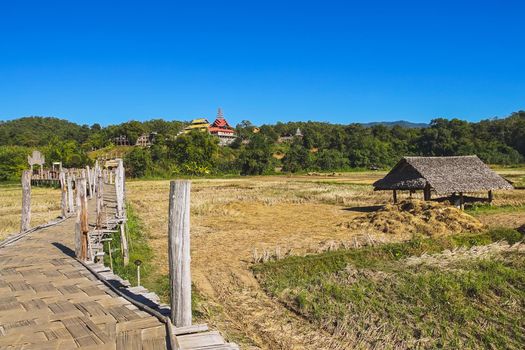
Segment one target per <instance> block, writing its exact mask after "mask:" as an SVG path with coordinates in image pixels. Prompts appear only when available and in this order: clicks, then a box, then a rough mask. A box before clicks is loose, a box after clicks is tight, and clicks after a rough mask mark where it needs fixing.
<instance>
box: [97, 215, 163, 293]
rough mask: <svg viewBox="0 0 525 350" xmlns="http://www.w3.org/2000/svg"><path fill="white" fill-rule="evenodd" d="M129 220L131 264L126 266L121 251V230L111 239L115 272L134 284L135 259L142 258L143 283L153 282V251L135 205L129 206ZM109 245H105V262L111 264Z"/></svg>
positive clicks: (135, 279) (135, 280) (135, 276)
mask: <svg viewBox="0 0 525 350" xmlns="http://www.w3.org/2000/svg"><path fill="white" fill-rule="evenodd" d="M127 217H128V221H127V224H126V229H127V236H128V249H129V264H128V266H124V260H123V257H122V253H121V241H120V232H118V233H115V234H114V235H113V240H112V241H111V248H112V258H113V272H114V273H115V274H117V275H119V276H120V277H122V278H124V279H127V280H129V281H130V283H131V284H132V285H134V286H135V285H136V284H137V267H136V266H135V263H134V262H135V261H136V260H140V261H141V262H142V264H141V270H140V271H141V284H142V285H144V286H146V285H147V284H149V283H151V276H152V275H153V273H152V272H154V271H153V269H154V267H153V265H152V259H153V251H152V249H151V248H150V246H149V245H148V240H147V237H146V236H145V235H144V233H143V232H144V230H143V229H142V223H141V222H140V220H139V218H138V217H137V215H136V213H135V211H134V210H133V207H132V206H130V205H128V206H127ZM107 249H108V246H107V244H106V246H105V252H106V254H105V255H104V264H105V265H106V266H110V263H109V252H108V250H107Z"/></svg>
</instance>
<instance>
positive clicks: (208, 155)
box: [168, 130, 219, 173]
mask: <svg viewBox="0 0 525 350" xmlns="http://www.w3.org/2000/svg"><path fill="white" fill-rule="evenodd" d="M218 142H219V140H218V139H217V138H216V137H213V136H211V135H210V134H208V133H207V132H202V131H198V130H194V131H192V132H190V133H188V134H183V135H179V136H178V137H177V138H176V139H175V140H171V141H169V142H168V158H169V159H171V160H174V161H175V162H176V163H177V164H178V165H179V166H181V167H182V169H183V171H185V170H184V169H187V172H190V173H194V172H195V171H200V170H198V169H197V168H199V169H201V170H202V172H204V173H207V172H211V171H214V170H215V165H216V160H217V157H218V149H219V146H218ZM195 169H197V170H195Z"/></svg>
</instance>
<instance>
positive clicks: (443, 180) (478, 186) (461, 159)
mask: <svg viewBox="0 0 525 350" xmlns="http://www.w3.org/2000/svg"><path fill="white" fill-rule="evenodd" d="M374 189H375V190H394V191H396V190H412V191H414V190H424V191H425V198H426V199H430V191H434V192H436V193H437V194H443V195H445V194H453V193H464V192H480V191H492V190H511V189H513V187H512V185H511V184H510V183H509V182H507V181H506V180H505V179H504V178H502V177H501V176H499V175H498V174H496V173H495V172H494V171H492V170H491V169H490V168H489V167H488V166H487V165H486V164H485V163H483V162H482V161H481V160H480V159H479V158H478V157H477V156H458V157H404V158H403V159H401V160H400V161H399V162H398V163H397V164H396V166H395V167H394V168H393V169H392V170H391V171H390V172H389V173H388V174H387V175H386V176H385V177H384V178H382V179H381V180H378V181H376V182H375V183H374ZM394 196H395V194H394Z"/></svg>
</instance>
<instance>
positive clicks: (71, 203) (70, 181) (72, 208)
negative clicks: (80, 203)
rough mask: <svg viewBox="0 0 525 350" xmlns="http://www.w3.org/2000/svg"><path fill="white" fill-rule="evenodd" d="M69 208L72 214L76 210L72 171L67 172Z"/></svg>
mask: <svg viewBox="0 0 525 350" xmlns="http://www.w3.org/2000/svg"><path fill="white" fill-rule="evenodd" d="M66 182H67V207H68V208H67V209H68V212H69V213H70V214H72V213H74V212H75V203H74V201H73V176H72V174H71V173H68V174H67V177H66Z"/></svg>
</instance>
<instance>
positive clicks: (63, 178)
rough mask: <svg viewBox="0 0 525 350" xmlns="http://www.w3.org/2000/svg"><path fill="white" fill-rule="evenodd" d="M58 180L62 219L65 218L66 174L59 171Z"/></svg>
mask: <svg viewBox="0 0 525 350" xmlns="http://www.w3.org/2000/svg"><path fill="white" fill-rule="evenodd" d="M58 180H59V181H60V191H61V194H62V196H61V200H60V206H61V207H62V214H61V215H62V218H65V217H66V216H67V212H68V210H67V184H66V173H65V172H63V171H61V172H60V174H59V175H58Z"/></svg>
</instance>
